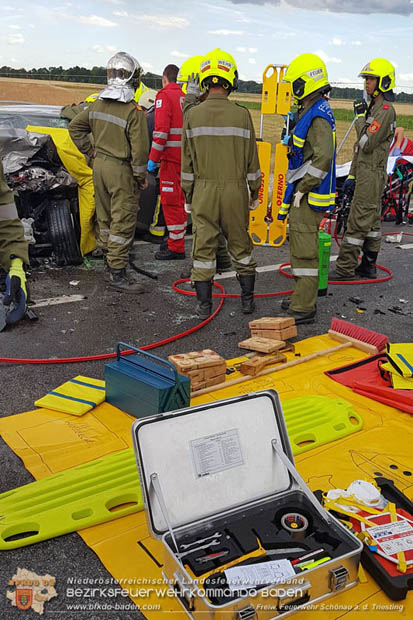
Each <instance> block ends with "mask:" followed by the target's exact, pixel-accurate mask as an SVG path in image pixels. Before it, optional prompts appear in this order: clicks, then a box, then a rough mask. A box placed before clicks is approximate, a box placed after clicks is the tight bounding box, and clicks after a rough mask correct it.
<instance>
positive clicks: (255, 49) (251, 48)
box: [248, 47, 258, 54]
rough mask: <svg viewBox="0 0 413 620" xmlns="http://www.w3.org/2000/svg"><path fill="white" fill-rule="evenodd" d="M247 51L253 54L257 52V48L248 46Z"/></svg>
mask: <svg viewBox="0 0 413 620" xmlns="http://www.w3.org/2000/svg"><path fill="white" fill-rule="evenodd" d="M248 51H249V53H250V54H255V53H256V52H258V49H257V48H256V47H249V48H248Z"/></svg>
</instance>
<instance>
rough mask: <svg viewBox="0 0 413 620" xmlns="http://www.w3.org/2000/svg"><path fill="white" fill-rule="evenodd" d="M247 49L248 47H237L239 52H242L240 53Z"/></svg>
mask: <svg viewBox="0 0 413 620" xmlns="http://www.w3.org/2000/svg"><path fill="white" fill-rule="evenodd" d="M246 51H247V48H246V47H237V52H240V54H244V53H245V52H246Z"/></svg>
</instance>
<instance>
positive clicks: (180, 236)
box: [169, 230, 185, 241]
mask: <svg viewBox="0 0 413 620" xmlns="http://www.w3.org/2000/svg"><path fill="white" fill-rule="evenodd" d="M184 237H185V231H184V230H183V231H182V232H180V233H169V238H170V239H173V240H174V241H178V239H183V238H184Z"/></svg>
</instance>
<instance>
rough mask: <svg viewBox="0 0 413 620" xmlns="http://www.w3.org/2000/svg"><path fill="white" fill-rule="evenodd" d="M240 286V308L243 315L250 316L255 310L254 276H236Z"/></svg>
mask: <svg viewBox="0 0 413 620" xmlns="http://www.w3.org/2000/svg"><path fill="white" fill-rule="evenodd" d="M238 280H239V283H240V285H241V306H242V313H243V314H252V312H254V310H255V302H254V284H255V274H254V275H251V276H240V275H239V276H238Z"/></svg>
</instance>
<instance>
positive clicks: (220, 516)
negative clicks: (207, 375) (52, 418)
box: [132, 390, 362, 620]
mask: <svg viewBox="0 0 413 620" xmlns="http://www.w3.org/2000/svg"><path fill="white" fill-rule="evenodd" d="M132 437H133V445H134V449H135V454H136V459H137V464H138V470H139V476H140V481H141V486H142V492H143V496H144V501H145V511H146V517H147V522H148V527H149V529H150V531H151V534H152V535H153V536H154V537H155V538H157V539H161V541H162V545H163V554H164V564H163V575H164V578H165V582H166V583H167V584H168V585H169V587H170V588H172V589H173V590H174V592H175V594H176V596H177V598H178V599H179V601H180V602H181V604H182V606H183V608H184V610H185V611H186V612H187V614H188V615H189V617H190V618H194V619H195V620H198V619H200V618H209V619H214V620H221V619H222V620H224V619H225V620H247V619H249V618H258V619H259V620H264V619H265V620H269V619H270V618H276V617H279V616H280V615H282V616H283V617H286V616H289V615H290V614H292V613H294V612H295V611H298V610H300V609H303V608H304V607H305V606H306V605H314V604H316V603H318V602H319V601H321V600H323V599H325V598H327V597H329V596H333V595H334V594H336V593H337V592H340V591H343V590H345V589H347V588H350V587H351V586H354V585H355V584H356V583H357V579H358V565H359V561H360V554H361V550H362V543H361V542H360V541H359V540H358V539H357V538H356V537H355V536H353V535H352V534H351V532H349V531H348V530H347V528H345V527H344V526H343V525H341V523H340V522H339V521H338V520H336V519H335V518H334V517H332V516H331V515H330V514H329V513H328V512H327V511H326V510H325V509H324V508H323V507H322V506H321V505H320V504H319V503H318V501H317V500H316V498H315V496H314V495H313V494H312V492H311V491H310V489H309V488H308V487H307V485H306V483H305V482H304V480H303V479H302V478H301V476H300V475H299V474H298V472H297V470H296V469H295V466H294V459H293V456H292V453H291V447H290V443H289V439H288V435H287V430H286V427H285V422H284V418H283V414H282V408H281V404H280V401H279V398H278V394H277V393H276V392H275V391H273V390H266V391H262V392H256V393H253V394H246V395H242V396H239V397H235V398H230V399H226V400H221V401H216V402H212V403H206V404H203V405H199V406H197V407H189V408H186V409H180V410H178V411H175V412H169V413H165V414H162V415H158V416H153V417H150V418H144V419H141V420H137V421H136V422H134V424H133V427H132ZM296 513H297V514H298V515H301V517H302V521H301V522H300V523H301V525H303V524H304V525H303V527H301V528H300V527H299V528H298V531H294V529H290V530H289V529H288V528H287V529H286V528H285V515H291V514H296ZM283 524H284V525H283ZM305 524H306V525H305ZM319 548H322V549H323V551H324V550H325V554H326V556H327V557H328V558H330V559H328V560H326V559H325V558H323V563H321V564H319V565H317V566H314V568H308V569H302V572H299V574H296V575H295V576H294V577H290V578H288V579H286V580H285V581H283V582H282V583H280V582H279V581H277V582H276V583H266V584H265V585H260V586H257V587H256V588H254V589H248V590H246V591H242V592H240V591H236V592H234V591H231V592H230V591H229V589H228V588H225V587H223V586H225V585H226V575H225V572H224V571H225V569H226V568H228V567H233V566H246V565H247V566H248V567H250V566H251V565H257V564H261V563H262V562H267V561H270V560H279V559H282V558H283V557H284V558H288V559H289V560H292V559H294V558H299V557H300V556H303V554H304V555H305V553H306V552H310V553H311V552H312V551H314V550H315V549H319ZM220 550H221V551H220ZM278 550H279V551H278ZM220 554H221V555H220ZM269 554H275V555H269ZM283 554H284V555H283ZM218 556H219V557H218ZM261 568H262V566H261ZM300 571H301V569H300ZM217 593H218V594H217Z"/></svg>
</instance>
